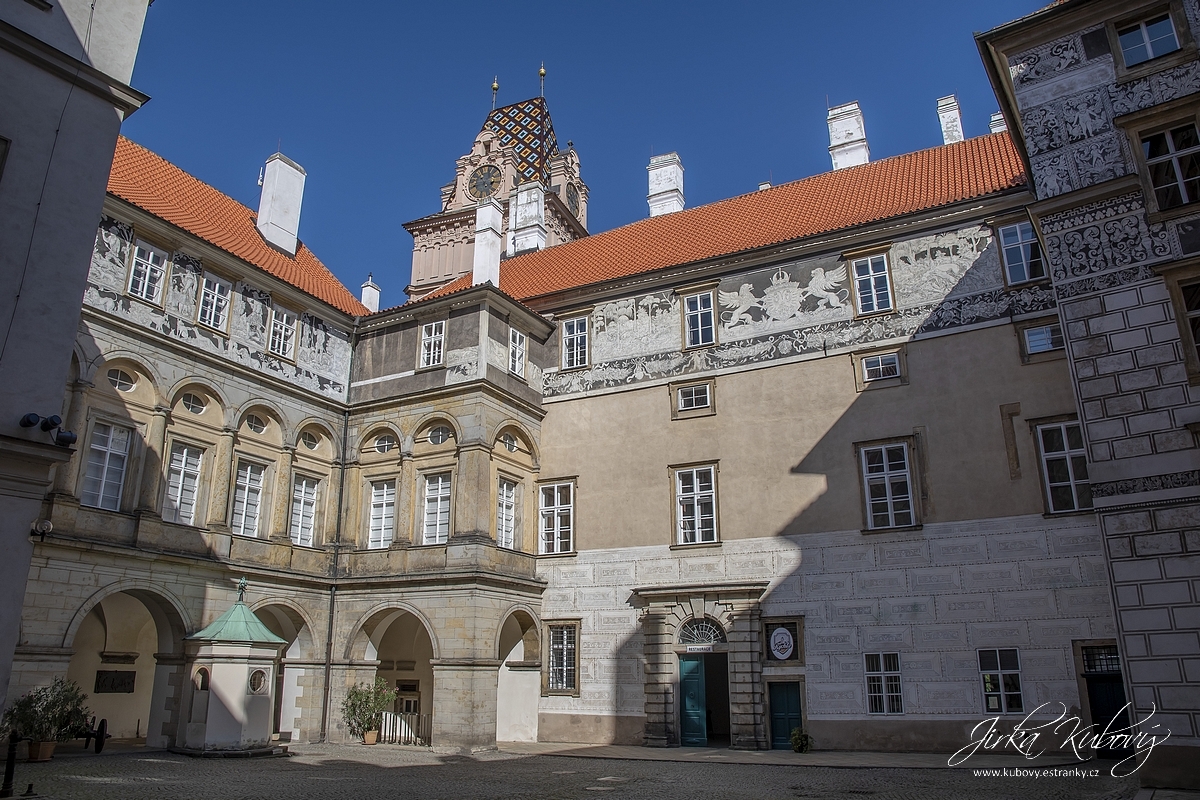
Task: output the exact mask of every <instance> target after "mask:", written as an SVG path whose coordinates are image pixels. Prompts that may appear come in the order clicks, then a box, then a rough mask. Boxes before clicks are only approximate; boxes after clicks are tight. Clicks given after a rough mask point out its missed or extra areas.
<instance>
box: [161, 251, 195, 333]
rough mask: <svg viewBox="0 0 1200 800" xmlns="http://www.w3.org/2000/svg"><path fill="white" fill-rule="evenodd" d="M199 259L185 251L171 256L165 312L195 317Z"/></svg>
mask: <svg viewBox="0 0 1200 800" xmlns="http://www.w3.org/2000/svg"><path fill="white" fill-rule="evenodd" d="M201 272H202V269H201V267H200V260H199V259H197V258H192V257H191V256H189V255H187V254H186V253H178V252H177V253H174V254H173V255H172V256H171V281H170V283H169V284H168V285H167V313H168V314H170V315H173V316H176V317H179V318H180V319H195V317H196V298H197V296H198V295H199V292H200V275H201Z"/></svg>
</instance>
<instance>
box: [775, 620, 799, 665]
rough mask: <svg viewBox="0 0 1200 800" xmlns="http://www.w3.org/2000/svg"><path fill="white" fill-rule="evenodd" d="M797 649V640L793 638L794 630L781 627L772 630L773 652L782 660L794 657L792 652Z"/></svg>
mask: <svg viewBox="0 0 1200 800" xmlns="http://www.w3.org/2000/svg"><path fill="white" fill-rule="evenodd" d="M795 649H796V640H795V639H794V638H792V632H791V631H789V630H788V629H787V628H783V627H779V628H776V629H775V630H773V631H771V654H772V655H774V656H775V658H777V659H779V660H780V661H786V660H787V659H789V658H791V657H792V652H793V651H795Z"/></svg>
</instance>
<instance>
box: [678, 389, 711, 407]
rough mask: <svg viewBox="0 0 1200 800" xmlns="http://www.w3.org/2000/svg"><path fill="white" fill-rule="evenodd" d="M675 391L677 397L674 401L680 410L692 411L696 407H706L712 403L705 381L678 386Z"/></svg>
mask: <svg viewBox="0 0 1200 800" xmlns="http://www.w3.org/2000/svg"><path fill="white" fill-rule="evenodd" d="M677 391H678V397H677V400H676V402H677V405H678V408H679V410H680V411H693V410H695V409H698V408H708V407H709V406H710V405H712V399H711V397H710V396H709V393H708V384H707V383H697V384H693V385H692V386H680V387H679V389H678V390H677Z"/></svg>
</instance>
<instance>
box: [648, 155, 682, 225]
mask: <svg viewBox="0 0 1200 800" xmlns="http://www.w3.org/2000/svg"><path fill="white" fill-rule="evenodd" d="M646 171H647V172H649V173H650V193H649V194H648V195H646V201H647V202H649V203H650V216H652V217H657V216H658V215H659V214H670V213H671V212H672V211H682V210H683V162H682V161H680V160H679V154H678V153H664V154H663V155H661V156H651V157H650V165H649V166H648V167H646Z"/></svg>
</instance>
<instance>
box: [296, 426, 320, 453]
mask: <svg viewBox="0 0 1200 800" xmlns="http://www.w3.org/2000/svg"><path fill="white" fill-rule="evenodd" d="M300 443H301V444H302V445H304V446H305V447H307V448H308V449H309V450H316V449H317V445H318V444H320V443H321V440H320V439H318V438H317V435H316V434H315V433H313V432H312V431H305V432H304V433H302V434H300Z"/></svg>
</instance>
